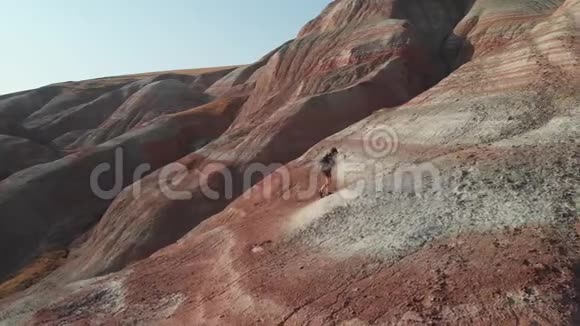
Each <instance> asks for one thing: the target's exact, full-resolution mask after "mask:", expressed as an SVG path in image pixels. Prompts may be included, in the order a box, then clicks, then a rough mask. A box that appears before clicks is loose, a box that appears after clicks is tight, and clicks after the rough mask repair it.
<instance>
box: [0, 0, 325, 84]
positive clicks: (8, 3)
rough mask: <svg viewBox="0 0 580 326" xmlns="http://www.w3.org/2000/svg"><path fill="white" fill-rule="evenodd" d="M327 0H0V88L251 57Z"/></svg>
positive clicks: (278, 41)
mask: <svg viewBox="0 0 580 326" xmlns="http://www.w3.org/2000/svg"><path fill="white" fill-rule="evenodd" d="M328 3H330V0H165V1H161V0H157V1H153V0H140V1H136V0H126V1H122V0H95V1H92V0H51V1H45V0H36V1H31V0H0V44H1V45H0V94H5V93H9V92H13V91H18V90H24V89H29V88H35V87H39V86H43V85H46V84H50V83H54V82H61V81H68V80H82V79H88V78H96V77H104V76H113V75H120V74H127V73H139V72H149V71H158V70H170V69H186V68H197V67H211V66H221V65H231V64H242V63H250V62H252V61H254V60H256V59H257V58H259V57H260V56H262V55H263V54H266V53H267V52H269V51H270V50H272V49H273V48H274V47H276V46H277V45H279V44H281V43H283V42H284V41H286V40H288V39H291V38H293V37H295V36H296V33H297V32H298V31H299V29H300V27H301V26H302V25H304V24H305V23H306V22H307V21H308V20H310V19H311V18H314V17H315V16H316V15H317V14H318V13H319V12H320V11H321V10H322V9H323V8H324V7H325V6H326V5H327V4H328Z"/></svg>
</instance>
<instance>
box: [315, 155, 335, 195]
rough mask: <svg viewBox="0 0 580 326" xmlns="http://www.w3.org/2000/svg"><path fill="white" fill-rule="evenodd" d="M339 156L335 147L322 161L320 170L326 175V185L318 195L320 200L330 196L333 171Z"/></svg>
mask: <svg viewBox="0 0 580 326" xmlns="http://www.w3.org/2000/svg"><path fill="white" fill-rule="evenodd" d="M337 155H338V149H336V147H333V148H332V149H331V150H330V152H328V153H327V154H326V155H324V157H322V159H321V160H320V162H319V163H320V170H321V172H322V174H323V175H324V185H323V186H322V187H321V188H320V190H319V191H318V193H319V194H320V198H323V197H326V196H328V195H329V194H330V192H329V187H330V183H331V182H332V169H333V168H334V166H335V165H336V156H337Z"/></svg>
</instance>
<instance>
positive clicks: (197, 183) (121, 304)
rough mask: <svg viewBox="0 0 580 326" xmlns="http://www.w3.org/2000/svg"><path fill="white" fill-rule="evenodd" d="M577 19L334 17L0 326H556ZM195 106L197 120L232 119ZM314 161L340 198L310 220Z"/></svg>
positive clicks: (254, 83)
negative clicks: (322, 161)
mask: <svg viewBox="0 0 580 326" xmlns="http://www.w3.org/2000/svg"><path fill="white" fill-rule="evenodd" d="M579 17H580V2H579V1H576V0H574V1H571V0H566V1H564V0H559V1H557V0H552V1H551V0H543V1H542V0H526V1H515V0H514V1H495V0H476V1H463V2H461V1H437V2H434V1H427V0H416V1H398V0H381V1H380V0H368V1H357V0H340V1H335V2H333V3H332V4H331V5H329V7H328V8H327V9H326V10H325V11H324V12H323V13H322V14H321V16H319V17H318V18H316V19H315V20H313V21H312V22H310V23H309V24H308V25H307V26H305V27H304V28H303V29H302V31H301V32H300V34H299V36H298V38H297V39H296V40H293V41H291V42H289V43H286V44H285V45H283V46H282V47H280V48H279V49H277V50H275V51H274V52H273V53H270V54H268V55H266V56H265V57H264V58H263V59H262V60H260V61H259V62H257V63H256V64H254V65H250V66H247V67H242V68H238V69H236V70H235V71H233V72H231V73H230V74H229V75H227V76H224V77H223V78H222V79H221V80H218V81H216V83H215V84H214V85H211V86H208V87H209V88H208V89H207V91H206V93H207V94H212V95H213V96H226V97H227V98H228V99H229V98H241V100H238V102H239V105H237V106H235V108H232V109H231V110H233V111H234V112H235V113H234V114H232V115H231V117H232V118H231V119H232V120H231V121H232V122H231V125H230V124H225V125H224V126H223V129H222V132H223V133H221V132H219V133H216V134H214V135H212V137H207V141H209V144H208V145H207V146H204V147H202V148H199V149H198V148H197V146H196V147H195V148H191V147H190V148H189V151H190V152H191V153H190V154H188V155H185V156H183V157H181V158H180V159H179V160H177V161H176V162H174V163H173V164H172V165H171V166H172V167H173V168H174V172H177V174H178V175H177V177H176V176H175V174H167V173H165V172H166V169H159V170H157V171H154V172H153V173H151V174H149V175H148V176H146V177H144V178H143V179H142V180H141V181H139V182H137V183H135V184H133V185H131V186H129V187H128V188H126V189H125V190H124V191H123V192H121V193H120V194H119V195H118V196H117V198H116V199H115V200H114V201H113V202H112V204H111V205H110V206H109V207H108V209H107V212H106V213H105V214H104V215H103V217H102V218H101V220H100V222H99V223H98V224H97V225H96V226H95V227H94V228H93V229H92V230H91V232H90V233H89V234H88V235H87V239H86V241H84V243H82V244H80V245H79V247H78V248H77V249H76V250H75V251H74V252H73V254H72V255H71V257H69V259H68V260H67V262H66V263H65V264H64V265H63V266H61V267H60V268H59V269H57V270H56V271H54V272H53V273H52V274H50V275H49V276H48V277H46V278H45V279H44V280H43V281H41V282H40V283H38V284H36V285H35V286H33V287H31V288H30V289H28V290H26V291H24V292H22V293H20V294H17V295H15V296H13V297H10V298H8V299H6V300H4V301H3V302H2V303H3V309H2V310H0V318H1V319H2V320H5V321H6V322H16V321H28V322H32V323H38V324H41V323H42V324H44V323H46V324H57V323H61V322H64V323H74V322H87V321H88V320H92V321H93V322H99V323H161V324H163V323H165V324H179V323H183V324H248V325H249V324H256V323H264V324H280V325H281V324H292V325H302V324H305V323H312V324H317V325H320V324H338V323H342V322H344V323H345V324H353V325H367V324H381V325H382V324H387V325H388V324H399V323H402V324H411V323H418V324H427V323H436V324H437V323H450V324H484V325H499V324H510V323H523V324H534V323H535V324H568V323H574V322H575V321H577V320H578V319H577V318H578V315H577V309H578V302H577V301H576V300H577V299H576V298H577V291H578V289H577V279H578V277H579V276H578V275H577V267H576V266H577V263H578V236H579V235H578V233H577V212H576V211H575V207H576V202H575V201H577V198H576V191H577V185H578V181H579V179H580V174H579V171H580V170H579V169H578V168H579V165H578V163H579V162H578V158H579V157H578V152H579V151H578V150H579V145H578V139H579V135H580V130H579V126H580V124H579V123H578V122H579V120H580V119H579V117H580V112H579V109H578V108H579V104H580V95H579V94H578V93H577V91H576V89H577V87H578V84H579V79H580V75H579V74H578V72H579V70H578V60H579V55H580V51H579V47H578V39H577V35H578V24H577V22H578V21H580V19H579ZM245 96H248V97H247V100H246V97H245ZM214 103H215V104H208V105H209V107H208V106H202V107H201V108H200V109H203V110H211V111H212V112H213V110H218V112H223V111H222V110H221V109H215V108H223V107H224V105H225V107H226V108H227V107H228V105H229V104H228V103H233V102H229V100H228V101H227V102H214ZM196 110H198V109H192V110H190V111H187V112H183V113H177V114H174V115H169V116H167V117H164V118H162V119H159V120H156V121H157V122H155V121H154V122H153V123H152V125H151V128H155V126H156V125H158V124H159V123H161V122H162V121H166V120H167V119H168V120H170V121H173V119H175V121H179V122H182V121H184V119H183V118H182V117H184V116H190V115H191V114H193V113H194V112H196ZM225 110H226V111H227V109H225ZM214 114H215V116H217V117H219V118H221V117H222V115H221V113H212V115H214ZM188 119H190V120H189V122H183V123H185V124H186V125H188V124H190V123H191V124H193V123H195V121H199V120H198V119H200V118H198V117H195V116H190V118H188ZM212 121H216V120H212ZM203 125H205V123H203ZM226 128H227V130H226ZM192 129H195V128H192ZM144 130H148V129H144ZM185 130H190V129H189V128H185ZM129 135H134V136H133V137H134V139H141V137H143V136H141V135H140V134H135V133H129ZM123 137H127V136H121V138H116V139H117V140H113V141H112V142H109V144H110V145H109V146H111V147H114V146H117V144H116V143H118V142H119V141H120V140H118V139H123ZM193 137H194V136H192V135H189V134H188V135H187V137H185V139H188V140H190V139H191V138H193ZM216 137H217V138H216ZM202 138H204V140H205V138H206V137H202ZM213 138H215V139H213ZM164 139H168V141H167V143H171V141H172V139H173V138H171V137H169V138H164ZM204 143H205V142H204ZM102 146H104V145H101V147H102ZM332 146H336V147H338V148H339V149H340V152H341V156H340V159H339V162H338V171H337V172H338V177H339V179H338V185H337V186H338V189H337V191H336V193H334V194H333V195H331V196H329V197H326V198H324V199H320V198H319V197H318V194H317V190H318V186H319V185H320V182H321V180H320V176H319V175H318V170H317V160H318V158H319V157H320V156H321V155H322V154H323V153H324V152H325V151H327V150H328V148H330V147H332ZM182 153H183V154H187V150H185V149H184V152H182ZM155 156H157V155H155ZM170 157H171V156H167V158H168V160H169V159H170ZM140 161H142V160H140ZM145 161H146V160H145ZM167 162H169V161H167ZM256 163H260V164H262V165H261V166H260V167H263V169H262V171H260V170H258V173H257V174H258V175H257V176H256V175H254V174H253V173H252V174H250V177H254V178H251V181H252V182H251V183H248V182H247V180H248V179H247V178H246V177H248V171H252V169H255V168H256ZM278 163H281V164H278ZM162 165H163V163H161V164H159V165H157V166H158V167H161V166H162ZM260 172H265V173H264V175H260ZM228 176H229V177H230V178H231V179H228ZM11 180H14V178H9V179H7V180H6V181H5V182H4V183H2V184H0V186H6V185H8V186H9V187H10V181H11ZM228 180H230V181H231V184H232V185H233V189H229V188H228V187H227V184H228ZM164 184H165V185H171V187H172V190H173V191H177V190H179V191H186V192H187V193H189V196H185V197H183V198H181V197H180V196H178V197H180V198H175V197H173V198H169V197H171V196H167V192H166V191H167V189H164V187H163V186H162V185H164ZM205 185H209V186H210V188H211V190H213V191H217V192H218V193H219V194H220V196H219V198H217V199H215V198H210V197H208V196H207V187H205ZM250 187H251V188H250ZM248 188H249V189H248ZM137 190H139V191H137ZM229 190H231V193H229V192H230V191H229ZM0 204H1V201H0ZM5 207H6V206H5ZM2 209H3V207H2V206H1V205H0V210H1V211H3V212H7V211H12V210H14V211H16V210H17V209H18V210H20V209H21V208H20V207H17V206H16V208H10V207H8V208H5V209H6V210H2ZM55 212H56V214H55V216H58V215H59V213H58V211H55ZM14 241H15V240H14ZM173 242H175V243H174V244H171V243H173Z"/></svg>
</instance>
